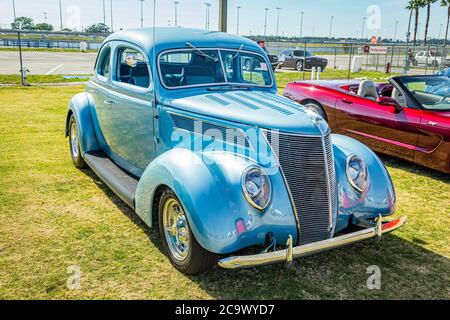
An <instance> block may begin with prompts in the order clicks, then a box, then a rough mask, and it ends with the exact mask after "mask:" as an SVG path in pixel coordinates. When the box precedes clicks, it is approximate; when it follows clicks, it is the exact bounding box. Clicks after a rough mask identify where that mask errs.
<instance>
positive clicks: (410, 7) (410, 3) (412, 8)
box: [405, 0, 450, 44]
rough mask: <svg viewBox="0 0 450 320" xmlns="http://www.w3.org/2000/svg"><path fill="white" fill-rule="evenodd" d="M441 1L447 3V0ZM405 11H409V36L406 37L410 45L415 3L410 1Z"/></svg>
mask: <svg viewBox="0 0 450 320" xmlns="http://www.w3.org/2000/svg"><path fill="white" fill-rule="evenodd" d="M441 1H446V0H441ZM449 1H450V0H449ZM405 9H407V10H409V22H408V34H407V36H406V43H407V44H408V43H409V39H410V38H411V19H412V15H413V12H414V1H413V0H410V1H409V2H408V5H407V6H406V8H405Z"/></svg>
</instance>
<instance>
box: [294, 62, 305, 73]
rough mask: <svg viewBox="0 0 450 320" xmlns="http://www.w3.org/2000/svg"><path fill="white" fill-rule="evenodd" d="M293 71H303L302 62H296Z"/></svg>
mask: <svg viewBox="0 0 450 320" xmlns="http://www.w3.org/2000/svg"><path fill="white" fill-rule="evenodd" d="M295 69H296V70H297V71H303V61H302V60H299V61H297V63H296V64H295Z"/></svg>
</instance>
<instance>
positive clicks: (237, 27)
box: [236, 6, 241, 35]
mask: <svg viewBox="0 0 450 320" xmlns="http://www.w3.org/2000/svg"><path fill="white" fill-rule="evenodd" d="M236 9H237V25H236V35H239V10H241V6H238V7H236Z"/></svg>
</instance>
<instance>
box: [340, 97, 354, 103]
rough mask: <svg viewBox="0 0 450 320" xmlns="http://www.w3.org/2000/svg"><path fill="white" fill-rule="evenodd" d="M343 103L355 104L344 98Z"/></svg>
mask: <svg viewBox="0 0 450 320" xmlns="http://www.w3.org/2000/svg"><path fill="white" fill-rule="evenodd" d="M342 102H345V103H347V104H352V103H353V101H352V100H349V99H347V98H342Z"/></svg>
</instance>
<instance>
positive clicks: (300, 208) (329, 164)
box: [266, 131, 337, 244]
mask: <svg viewBox="0 0 450 320" xmlns="http://www.w3.org/2000/svg"><path fill="white" fill-rule="evenodd" d="M266 136H267V139H268V141H269V143H270V144H271V145H272V149H273V150H274V152H275V153H276V155H277V157H278V161H279V164H280V166H281V170H282V171H283V174H284V176H285V179H286V182H287V184H288V188H289V190H290V192H291V196H292V201H293V202H294V206H295V209H296V211H297V215H298V221H299V227H300V239H299V243H300V244H307V243H311V242H316V241H320V240H324V239H327V238H329V237H331V235H332V229H333V227H334V226H335V223H336V217H337V192H336V175H335V169H334V159H333V150H332V144H331V138H330V134H329V133H328V134H326V135H325V136H301V135H294V134H286V133H281V132H273V131H272V132H269V131H267V132H266Z"/></svg>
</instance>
